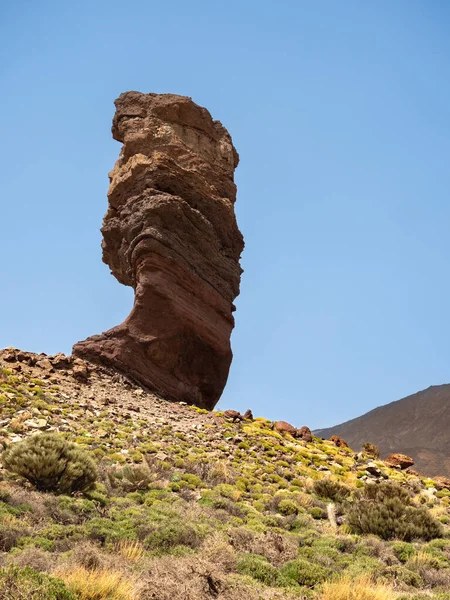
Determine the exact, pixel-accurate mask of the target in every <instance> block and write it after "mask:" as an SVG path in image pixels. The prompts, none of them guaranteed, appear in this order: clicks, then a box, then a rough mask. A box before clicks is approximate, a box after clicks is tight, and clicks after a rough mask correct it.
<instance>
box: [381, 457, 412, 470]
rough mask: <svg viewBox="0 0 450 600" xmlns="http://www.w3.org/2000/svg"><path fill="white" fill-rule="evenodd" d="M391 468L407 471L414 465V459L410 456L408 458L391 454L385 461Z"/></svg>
mask: <svg viewBox="0 0 450 600" xmlns="http://www.w3.org/2000/svg"><path fill="white" fill-rule="evenodd" d="M384 462H385V463H386V464H387V465H389V466H390V467H400V468H401V469H407V468H408V467H412V466H413V464H414V459H413V458H411V457H410V456H406V454H389V456H388V457H387V458H386V459H385V461H384Z"/></svg>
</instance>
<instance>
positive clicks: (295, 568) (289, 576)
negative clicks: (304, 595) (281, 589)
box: [278, 558, 330, 587]
mask: <svg viewBox="0 0 450 600" xmlns="http://www.w3.org/2000/svg"><path fill="white" fill-rule="evenodd" d="M329 575H330V571H329V569H325V568H324V567H322V566H320V565H318V564H317V563H314V564H313V563H310V562H309V561H307V560H304V559H301V558H300V559H297V560H291V561H289V562H287V563H285V564H284V565H283V566H282V567H281V568H280V570H279V577H278V583H279V585H285V586H286V585H287V586H291V585H302V586H305V587H314V586H315V585H317V584H318V583H322V581H325V579H327V577H328V576H329Z"/></svg>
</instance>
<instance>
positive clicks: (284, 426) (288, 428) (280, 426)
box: [273, 421, 298, 437]
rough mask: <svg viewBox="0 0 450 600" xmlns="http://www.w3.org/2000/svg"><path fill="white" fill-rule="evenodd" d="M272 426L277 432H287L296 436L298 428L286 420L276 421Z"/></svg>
mask: <svg viewBox="0 0 450 600" xmlns="http://www.w3.org/2000/svg"><path fill="white" fill-rule="evenodd" d="M273 428H274V430H275V431H277V432H278V433H282V434H283V433H289V434H290V435H292V437H298V429H297V428H296V427H294V426H293V425H291V424H290V423H287V422H286V421H276V423H274V425H273Z"/></svg>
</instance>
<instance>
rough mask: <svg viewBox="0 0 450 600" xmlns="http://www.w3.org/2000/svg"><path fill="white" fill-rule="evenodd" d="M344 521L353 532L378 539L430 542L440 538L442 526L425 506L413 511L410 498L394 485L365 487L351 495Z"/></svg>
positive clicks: (382, 484)
mask: <svg viewBox="0 0 450 600" xmlns="http://www.w3.org/2000/svg"><path fill="white" fill-rule="evenodd" d="M347 520H348V524H349V526H350V528H351V529H352V530H353V531H354V532H355V533H360V534H374V535H378V536H379V537H381V538H382V539H385V540H389V539H395V538H397V539H400V540H404V541H406V542H410V541H411V540H414V539H423V540H431V539H433V538H437V537H440V536H442V527H441V525H440V524H439V523H438V521H436V519H434V518H433V517H432V516H431V514H430V512H429V511H428V510H427V509H426V508H425V507H420V508H417V507H415V506H414V505H413V504H412V501H411V496H410V495H409V494H408V492H406V491H405V490H404V489H402V488H401V487H400V486H399V485H397V484H395V483H390V482H389V483H381V484H371V485H366V486H365V487H364V488H363V489H362V490H359V491H357V492H356V493H355V498H354V501H353V503H352V505H351V508H350V509H349V510H348V511H347Z"/></svg>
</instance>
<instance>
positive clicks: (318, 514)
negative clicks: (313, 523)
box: [309, 506, 327, 520]
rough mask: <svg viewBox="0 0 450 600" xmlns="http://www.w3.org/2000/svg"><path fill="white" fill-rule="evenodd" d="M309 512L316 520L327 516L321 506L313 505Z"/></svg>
mask: <svg viewBox="0 0 450 600" xmlns="http://www.w3.org/2000/svg"><path fill="white" fill-rule="evenodd" d="M309 512H310V515H311V516H312V518H313V519H316V520H318V519H326V518H327V513H326V511H325V510H323V508H320V506H313V507H312V508H311V509H310V511H309Z"/></svg>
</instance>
